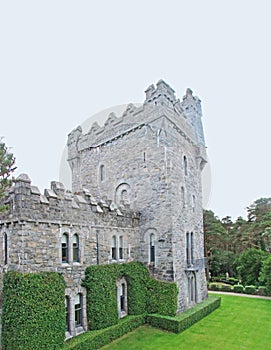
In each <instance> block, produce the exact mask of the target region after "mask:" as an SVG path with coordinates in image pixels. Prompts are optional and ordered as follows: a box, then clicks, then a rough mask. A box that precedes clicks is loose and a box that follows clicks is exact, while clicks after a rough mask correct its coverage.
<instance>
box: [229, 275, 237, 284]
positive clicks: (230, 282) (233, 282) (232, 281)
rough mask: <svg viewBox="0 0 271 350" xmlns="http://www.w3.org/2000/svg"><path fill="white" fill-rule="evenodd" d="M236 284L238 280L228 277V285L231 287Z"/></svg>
mask: <svg viewBox="0 0 271 350" xmlns="http://www.w3.org/2000/svg"><path fill="white" fill-rule="evenodd" d="M237 283H238V278H234V277H230V278H229V284H231V285H232V286H233V285H235V284H237Z"/></svg>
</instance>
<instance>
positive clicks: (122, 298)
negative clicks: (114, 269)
mask: <svg viewBox="0 0 271 350" xmlns="http://www.w3.org/2000/svg"><path fill="white" fill-rule="evenodd" d="M117 303H118V315H119V318H122V317H124V316H127V314H128V304H127V282H126V279H125V278H124V277H123V278H121V279H120V280H118V281H117Z"/></svg>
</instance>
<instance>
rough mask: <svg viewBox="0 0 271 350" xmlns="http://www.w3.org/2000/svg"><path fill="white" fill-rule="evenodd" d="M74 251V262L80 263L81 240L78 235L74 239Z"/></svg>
mask: <svg viewBox="0 0 271 350" xmlns="http://www.w3.org/2000/svg"><path fill="white" fill-rule="evenodd" d="M72 242H73V243H72V250H73V253H72V255H73V261H75V262H79V238H78V235H74V236H73V238H72Z"/></svg>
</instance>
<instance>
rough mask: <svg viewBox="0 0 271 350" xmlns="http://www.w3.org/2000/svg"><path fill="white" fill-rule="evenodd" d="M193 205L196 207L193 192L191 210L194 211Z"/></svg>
mask: <svg viewBox="0 0 271 350" xmlns="http://www.w3.org/2000/svg"><path fill="white" fill-rule="evenodd" d="M195 207H196V197H195V195H194V194H193V196H192V210H193V211H195Z"/></svg>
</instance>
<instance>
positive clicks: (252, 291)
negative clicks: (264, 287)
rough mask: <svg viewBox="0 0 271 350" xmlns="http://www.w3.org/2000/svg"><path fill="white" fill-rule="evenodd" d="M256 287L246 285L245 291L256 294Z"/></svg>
mask: <svg viewBox="0 0 271 350" xmlns="http://www.w3.org/2000/svg"><path fill="white" fill-rule="evenodd" d="M256 289H257V288H256V287H255V286H245V290H244V293H246V294H255V292H256Z"/></svg>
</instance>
